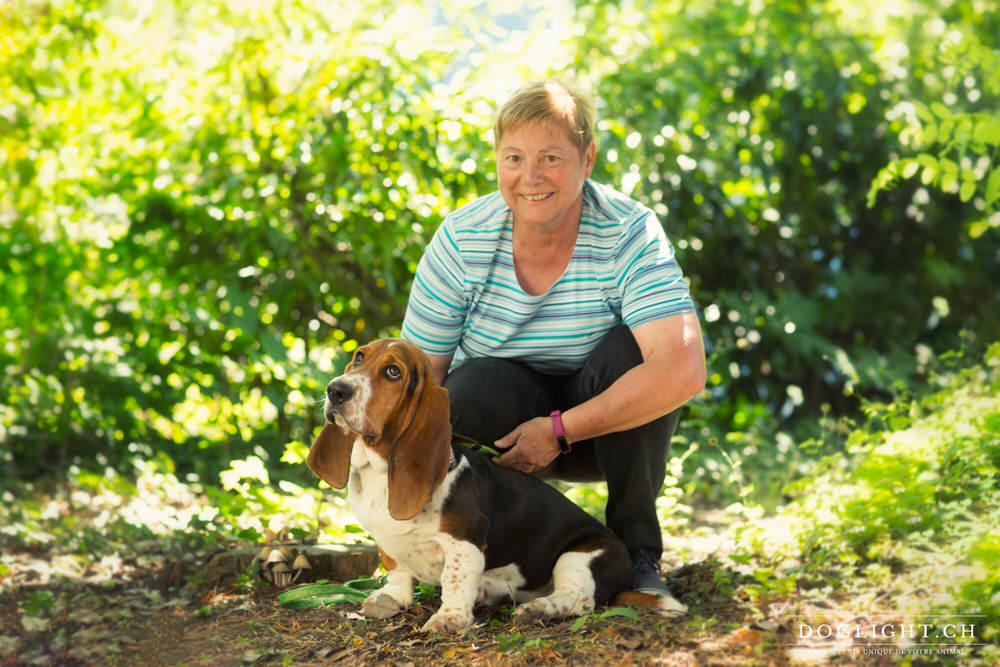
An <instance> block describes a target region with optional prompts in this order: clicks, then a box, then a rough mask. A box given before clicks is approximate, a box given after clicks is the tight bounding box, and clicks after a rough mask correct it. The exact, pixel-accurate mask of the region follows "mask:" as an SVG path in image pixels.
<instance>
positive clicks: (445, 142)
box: [0, 0, 1000, 498]
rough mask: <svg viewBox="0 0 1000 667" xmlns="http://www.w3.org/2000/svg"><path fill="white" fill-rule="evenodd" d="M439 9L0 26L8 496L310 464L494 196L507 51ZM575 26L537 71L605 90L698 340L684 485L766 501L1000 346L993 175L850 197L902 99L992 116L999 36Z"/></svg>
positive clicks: (802, 11)
mask: <svg viewBox="0 0 1000 667" xmlns="http://www.w3.org/2000/svg"><path fill="white" fill-rule="evenodd" d="M438 4H439V5H440V13H439V14H436V13H435V10H433V9H430V8H427V7H424V6H423V5H422V4H421V3H407V2H404V3H396V2H389V0H359V2H356V3H354V4H353V5H352V10H351V11H343V10H342V8H341V7H339V6H335V5H330V4H329V3H322V2H311V1H303V2H296V3H279V2H264V3H263V4H261V3H256V4H254V5H253V6H247V7H244V6H243V5H231V4H226V3H219V2H212V3H200V4H198V5H197V6H194V5H191V4H190V3H185V2H180V1H179V0H176V1H173V2H163V3H155V4H154V5H150V6H148V7H146V6H143V8H134V7H132V6H130V5H128V4H127V3H119V2H113V1H111V0H84V1H83V2H78V3H56V4H52V3H43V2H39V1H38V0H16V1H15V2H13V3H10V2H8V3H5V4H3V6H2V7H0V31H2V34H3V35H4V38H3V40H4V42H3V43H4V47H5V48H4V49H3V51H2V52H0V89H3V90H4V91H5V98H4V101H3V102H2V103H0V263H2V265H3V266H4V267H5V271H4V275H3V280H2V281H0V330H2V332H3V338H4V342H3V345H2V346H0V440H2V442H3V443H4V450H3V452H2V454H0V460H2V461H3V470H2V472H0V474H2V475H3V476H5V477H6V478H28V479H30V478H35V477H37V476H39V475H42V474H57V475H58V474H62V471H64V470H65V469H66V468H67V467H68V466H69V465H72V464H74V463H77V464H79V465H81V467H84V468H86V467H88V466H90V465H91V464H96V465H97V466H100V465H103V464H104V463H107V464H109V465H112V466H117V467H118V468H119V469H120V470H123V471H131V460H132V458H133V457H134V456H137V455H138V456H142V457H152V456H154V455H155V454H157V453H161V452H162V453H164V454H165V455H166V456H168V457H169V458H170V459H171V460H173V461H175V462H176V464H177V466H178V469H179V471H180V472H181V474H182V475H183V474H186V473H188V472H195V473H198V474H199V475H201V476H202V478H203V479H213V478H214V477H215V475H217V474H218V472H219V471H221V470H224V469H226V468H227V467H229V466H230V462H231V461H234V460H236V461H246V460H248V457H252V456H256V457H258V458H259V459H260V460H261V461H262V462H263V464H264V466H265V467H268V468H270V467H272V466H273V464H274V462H275V461H276V460H277V459H278V458H279V457H280V456H281V454H282V452H283V451H284V449H285V445H286V444H287V443H289V442H293V441H299V442H308V441H309V440H310V438H311V435H312V432H313V431H314V429H315V427H316V426H317V423H318V418H319V415H318V410H317V405H318V404H317V401H318V400H319V399H320V397H321V395H322V386H323V384H324V383H325V382H326V381H327V379H328V378H329V377H330V375H331V374H333V372H334V370H335V369H337V368H339V367H340V366H341V364H342V359H341V355H342V351H341V350H344V351H350V350H351V349H352V347H353V346H355V345H357V342H358V341H363V340H366V339H368V338H372V337H375V336H379V335H384V334H392V333H394V332H395V331H396V330H397V327H398V324H399V322H400V319H401V315H402V313H403V309H404V307H405V301H406V296H407V292H408V287H409V281H410V280H411V277H412V272H413V269H414V266H415V263H416V261H417V259H418V258H419V256H420V254H421V252H422V249H423V245H424V243H425V241H426V239H427V238H428V237H429V236H430V234H431V233H432V232H433V230H434V229H435V227H436V226H437V224H438V223H439V222H440V220H441V219H442V218H443V216H444V215H446V214H447V213H448V212H449V211H450V210H453V209H454V208H455V207H457V206H458V205H460V204H461V203H463V202H465V201H467V200H468V199H470V198H472V197H474V196H476V195H478V194H482V193H484V192H486V191H488V190H490V189H491V188H492V187H494V186H493V180H495V177H494V174H493V173H492V171H493V169H492V164H491V154H490V149H489V145H488V142H487V139H488V137H487V132H486V129H487V128H488V126H489V119H490V118H489V117H490V114H491V112H492V109H493V107H494V104H495V100H494V99H493V97H492V95H493V93H494V92H495V88H496V78H497V76H496V72H497V70H496V69H494V67H493V66H494V63H495V62H500V58H499V57H498V58H493V55H494V54H495V53H496V52H497V51H499V50H500V49H496V48H494V47H491V46H490V45H489V44H483V43H475V42H474V39H473V38H472V37H470V36H469V35H470V34H474V31H475V29H476V26H474V25H471V26H470V25H467V24H464V25H466V27H468V28H469V31H471V32H467V33H463V32H461V31H460V30H459V29H458V28H457V27H450V26H449V25H448V24H447V23H446V22H444V21H442V20H441V17H442V16H449V15H450V12H452V11H453V10H454V9H455V6H452V5H451V4H450V3H438ZM579 5H580V6H579V7H578V11H577V13H576V14H575V16H574V18H573V19H572V21H570V24H569V25H568V27H567V30H566V31H565V35H564V38H563V42H561V44H562V46H564V47H565V49H566V54H565V57H564V58H562V59H561V60H558V61H554V63H555V64H554V65H553V66H554V67H555V66H558V68H559V70H560V71H559V72H557V73H559V74H566V73H567V72H568V73H570V74H572V73H573V72H576V73H577V75H578V78H580V79H582V80H583V81H584V82H585V83H589V84H591V85H592V87H593V88H594V89H595V90H596V92H597V94H598V98H599V100H600V116H601V118H602V120H601V124H600V127H599V137H598V139H599V145H600V153H599V154H600V159H599V161H598V165H597V169H596V172H595V176H596V177H597V178H600V179H602V180H605V181H608V182H610V183H612V184H614V185H616V186H617V187H619V188H620V189H623V190H625V191H626V192H629V193H632V194H633V195H634V196H636V197H638V198H640V199H642V200H643V201H645V202H647V203H648V204H649V205H650V206H652V207H653V208H654V209H655V210H656V211H657V212H658V213H659V214H660V215H661V216H662V218H663V221H664V224H665V225H666V227H667V230H668V233H669V235H670V237H671V238H672V239H673V240H674V242H675V244H676V247H677V250H678V254H679V255H680V260H681V263H682V265H683V266H684V267H685V269H686V271H687V274H688V275H689V277H690V278H691V280H692V287H693V290H694V292H695V296H696V298H697V300H698V302H699V303H700V305H701V307H702V310H703V314H704V323H705V332H706V342H707V344H708V349H709V365H710V375H709V377H710V390H709V392H708V393H707V394H706V397H705V399H704V400H703V401H701V402H700V403H699V404H698V405H696V406H694V407H692V408H691V409H690V411H689V414H688V418H687V420H686V421H685V423H684V426H683V427H682V429H683V430H682V433H681V436H682V438H683V439H685V440H686V445H685V447H686V448H691V453H690V454H689V455H688V459H687V462H688V464H689V465H688V466H687V467H686V468H685V470H686V471H687V470H690V471H697V474H693V475H691V476H689V477H688V476H687V475H688V473H687V472H685V477H686V479H684V480H682V481H683V483H685V484H686V485H687V487H686V488H688V489H689V490H694V489H700V490H701V491H703V492H705V493H707V494H710V495H711V494H716V495H714V496H713V497H716V498H717V497H720V496H725V495H728V492H725V493H720V492H719V489H720V483H731V485H732V486H734V487H740V488H744V489H745V488H747V484H746V483H747V482H748V481H750V480H756V481H757V483H758V488H760V489H762V490H764V491H765V492H768V493H771V494H772V495H774V492H775V491H776V490H777V488H779V485H780V482H781V480H782V478H783V477H784V476H785V475H786V474H787V472H786V471H787V470H788V469H789V466H791V467H792V468H793V469H794V468H795V467H796V466H799V465H801V461H800V459H801V458H802V457H801V455H800V452H797V451H795V450H794V449H792V448H789V447H788V444H789V443H790V442H792V441H795V440H802V439H804V438H806V437H811V438H813V439H814V441H815V442H817V443H819V445H818V446H817V451H819V452H821V453H823V452H832V451H836V449H837V448H838V447H840V446H841V445H842V442H841V441H840V439H838V438H832V437H828V436H827V435H824V434H825V433H829V431H825V430H823V429H820V428H818V427H817V426H816V425H815V423H816V420H817V419H818V418H822V419H832V420H837V419H840V418H841V417H842V416H849V415H850V413H851V411H852V410H854V409H855V408H856V407H857V395H859V394H861V395H864V396H866V397H872V396H875V397H877V396H887V395H888V392H889V391H891V389H892V387H893V385H894V383H896V382H899V381H903V382H912V381H915V380H919V379H920V378H922V377H923V373H924V371H923V370H922V369H923V367H924V366H925V364H923V363H917V364H914V363H913V362H912V357H913V351H914V349H917V348H918V346H919V349H921V350H928V351H930V354H931V355H932V353H933V350H941V349H951V348H952V347H956V346H958V344H959V343H961V342H963V341H970V340H971V341H972V344H975V343H976V342H977V341H979V343H980V344H982V341H989V340H995V339H996V338H997V337H998V336H1000V319H998V315H997V313H1000V307H996V306H997V304H996V299H997V291H996V289H995V287H994V286H995V285H996V284H997V283H998V282H1000V274H998V271H1000V269H998V263H997V262H996V261H995V257H996V253H997V251H998V248H1000V245H998V244H1000V236H998V235H997V234H996V233H995V230H993V227H992V226H990V225H991V224H992V223H989V224H987V227H985V228H984V227H983V226H982V225H979V226H976V225H975V223H976V221H982V220H984V219H985V220H987V222H988V221H989V220H991V219H992V218H989V217H985V218H984V212H983V211H980V210H979V208H978V204H977V202H979V201H980V200H982V201H983V202H985V199H983V198H984V197H986V198H989V196H990V190H989V183H988V180H989V178H988V177H986V175H985V174H986V172H983V175H984V178H985V179H986V182H985V184H984V186H983V187H984V189H983V190H982V194H981V196H980V195H976V196H973V197H971V199H969V201H962V197H961V196H960V195H961V192H959V193H958V195H959V196H956V194H953V193H949V192H947V191H945V192H940V191H937V190H930V191H929V190H927V189H926V188H924V187H923V186H922V185H921V184H919V183H915V182H913V181H912V180H911V181H903V182H900V183H899V186H898V187H896V188H895V189H893V190H891V191H889V192H886V193H885V194H883V195H881V196H879V197H878V199H877V200H876V201H875V206H874V207H873V208H871V209H869V208H868V207H867V200H866V197H865V193H866V192H867V191H868V190H869V187H870V185H871V183H872V181H873V179H875V178H876V176H877V175H878V170H879V168H881V167H882V166H884V165H886V164H888V163H890V162H891V161H892V160H895V159H900V160H906V159H910V158H908V157H901V156H902V155H903V153H904V152H905V151H906V150H907V143H906V141H907V137H908V136H909V135H906V132H907V131H908V128H909V127H910V125H909V121H908V120H907V118H906V117H905V116H904V115H901V113H902V112H901V111H900V109H901V108H902V106H901V105H906V104H910V105H912V104H913V102H914V101H915V100H927V101H930V100H936V99H938V98H941V99H943V100H945V103H946V106H947V107H948V113H950V114H952V115H953V117H955V118H961V117H965V116H966V115H970V114H972V115H975V118H976V123H977V124H976V125H975V127H979V125H980V124H981V121H982V120H984V119H983V118H981V114H983V113H984V109H985V108H986V107H987V105H989V104H991V103H992V102H993V101H995V100H994V98H995V86H994V81H993V79H992V78H989V77H992V74H991V73H990V72H989V71H988V70H987V68H986V67H985V63H987V61H988V57H989V54H990V53H991V51H990V50H991V49H993V48H994V47H995V46H996V35H997V34H1000V33H998V31H996V30H992V29H991V27H995V26H996V23H997V21H996V18H995V11H986V10H984V9H983V8H981V7H979V4H978V3H973V2H967V1H965V0H961V1H958V2H955V3H952V4H951V5H949V6H948V7H946V8H944V9H941V8H938V7H936V6H934V5H932V4H930V3H921V2H912V3H907V7H906V8H907V12H905V14H906V16H907V17H908V18H907V19H906V20H905V21H903V20H897V19H893V18H892V17H886V16H883V15H882V14H880V13H879V12H880V10H879V9H878V8H876V7H871V8H857V7H853V6H852V7H845V6H844V3H839V2H832V0H831V1H829V2H817V3H811V4H810V5H809V6H808V7H803V6H802V5H801V3H798V2H792V1H791V0H781V1H778V2H768V3H759V2H743V3H731V2H710V3H703V4H700V5H698V6H696V7H695V6H692V7H680V6H679V5H671V4H669V3H667V4H664V3H659V2H650V1H645V0H642V1H639V2H634V3H615V2H593V3H592V2H588V3H579ZM873 18H877V19H878V20H871V19H873ZM883 19H884V20H883ZM567 20H568V21H569V19H567ZM934 26H937V27H936V28H935V27H934ZM932 29H933V30H937V31H938V33H941V34H944V33H947V34H950V32H951V31H955V30H957V31H962V33H963V34H967V35H969V36H970V37H969V39H970V40H971V39H972V37H973V36H974V37H975V39H976V40H978V41H976V42H972V41H968V42H962V43H963V44H967V45H968V46H966V47H963V48H967V49H968V51H967V52H968V53H976V54H979V56H977V58H978V59H977V60H976V61H975V64H972V65H968V67H971V68H972V69H963V68H964V67H966V65H964V64H962V63H965V62H966V59H964V58H961V59H957V60H956V63H955V64H954V65H949V64H948V63H942V62H941V61H939V59H938V58H939V57H938V55H937V54H936V53H928V52H927V51H926V49H925V48H923V46H922V45H924V44H930V43H933V44H938V43H940V41H941V40H940V34H938V33H935V34H938V38H936V39H928V36H929V33H928V31H931V30H932ZM484 34H485V33H484ZM540 34H542V33H540V32H534V31H532V32H531V33H530V34H527V35H526V41H525V45H526V46H525V53H528V52H529V51H530V48H531V44H532V40H533V39H534V38H535V37H536V36H537V35H540ZM546 34H547V33H546ZM503 48H504V49H509V45H504V47H503ZM963 53H964V52H963ZM465 56H468V57H467V58H466V57H465ZM522 60H523V58H522V59H519V62H520V61H522ZM503 62H507V61H506V60H504V61H503ZM949 66H951V67H953V68H954V71H953V73H952V75H947V76H946V75H945V71H944V69H942V68H947V67H949ZM938 70H941V72H938ZM505 73H509V72H505ZM542 73H543V72H542V71H541V70H540V69H539V68H536V69H535V70H534V71H532V72H531V74H532V75H535V76H538V75H541V74H542ZM956 77H960V78H961V79H962V80H961V83H960V85H961V86H962V87H963V89H964V91H963V92H965V93H966V94H965V96H964V97H958V96H957V97H956V98H955V99H954V100H950V98H946V96H945V95H944V93H946V92H951V91H950V88H949V87H950V86H952V85H953V84H954V83H955V78H956ZM969 77H972V79H973V84H972V86H971V87H969V86H967V85H966V83H965V82H966V81H967V80H968V78H969ZM973 91H979V94H980V97H979V98H977V99H976V100H975V101H974V102H973V101H971V100H970V97H969V95H971V93H972V92H973ZM502 92H506V91H502ZM949 100H950V101H949ZM935 108H936V107H935ZM977 114H979V115H977ZM960 126H961V123H956V124H955V125H954V127H953V132H954V134H953V138H954V137H957V136H959V134H958V133H959V132H960V129H959V128H960ZM925 134H926V128H925ZM974 134H975V133H974ZM901 135H902V136H901ZM937 135H938V136H939V137H944V136H947V133H946V132H943V131H942V127H938V130H937ZM914 136H915V135H914ZM987 139H988V138H987ZM987 139H983V141H984V142H985V143H984V144H983V145H984V146H988V145H992V144H989V141H988V140H987ZM973 148H975V147H973ZM949 150H951V149H949ZM914 159H918V158H914ZM948 159H954V158H948ZM959 162H960V160H959ZM977 164H978V162H977ZM905 169H908V168H906V167H904V170H905ZM977 169H978V167H977ZM925 173H926V172H921V175H922V176H923V175H924V174H925ZM961 173H964V172H960V174H961ZM976 173H977V174H978V173H979V172H978V171H977V172H976ZM990 173H993V172H990ZM960 180H962V179H960ZM978 182H979V181H977V183H978ZM960 188H961V186H960ZM948 189H950V188H948V187H946V188H945V190H948ZM977 192H978V191H977ZM984 205H985V204H984ZM956 220H959V221H962V224H963V225H966V226H965V227H964V228H963V229H959V228H957V227H955V225H954V224H952V223H953V221H956ZM966 223H968V224H966ZM973 232H975V233H973ZM903 295H905V298H900V297H901V296H903ZM963 330H964V331H965V332H966V333H964V334H963V333H961V332H962V331H963ZM963 336H964V337H963ZM338 348H341V349H338ZM824 415H825V416H824ZM758 473H760V474H758ZM288 474H289V475H291V477H290V479H289V481H292V482H294V481H295V480H296V479H297V480H298V481H302V479H303V476H304V475H306V472H305V471H304V470H299V471H297V472H292V471H289V473H288ZM727 480H729V482H727Z"/></svg>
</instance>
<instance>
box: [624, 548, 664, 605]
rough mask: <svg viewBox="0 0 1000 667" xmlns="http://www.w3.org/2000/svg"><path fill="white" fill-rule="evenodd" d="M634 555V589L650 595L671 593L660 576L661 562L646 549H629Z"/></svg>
mask: <svg viewBox="0 0 1000 667" xmlns="http://www.w3.org/2000/svg"><path fill="white" fill-rule="evenodd" d="M629 554H630V555H631V556H632V568H633V569H634V570H635V574H634V575H633V577H632V590H633V591H635V592H636V593H646V594H648V595H670V589H669V588H667V585H666V584H665V583H664V582H663V579H661V578H660V572H659V563H658V562H657V560H656V559H655V558H653V554H652V553H651V552H649V551H647V550H646V549H629Z"/></svg>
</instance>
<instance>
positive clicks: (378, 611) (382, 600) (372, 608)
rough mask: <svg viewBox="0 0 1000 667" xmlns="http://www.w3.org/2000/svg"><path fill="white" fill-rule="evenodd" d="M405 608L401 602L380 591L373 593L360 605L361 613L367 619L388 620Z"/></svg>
mask: <svg viewBox="0 0 1000 667" xmlns="http://www.w3.org/2000/svg"><path fill="white" fill-rule="evenodd" d="M405 608H406V605H404V604H403V603H402V602H400V601H398V600H397V599H396V598H394V597H392V596H391V595H389V594H388V593H383V592H382V591H375V592H374V593H372V594H371V595H369V596H368V597H367V598H365V601H364V602H362V603H361V613H362V614H364V615H365V616H367V617H369V618H389V617H390V616H395V615H396V614H398V613H399V612H401V611H403V609H405Z"/></svg>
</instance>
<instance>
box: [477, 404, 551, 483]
mask: <svg viewBox="0 0 1000 667" xmlns="http://www.w3.org/2000/svg"><path fill="white" fill-rule="evenodd" d="M493 444H494V445H496V448H497V449H500V450H506V451H504V453H503V454H501V455H500V456H494V457H493V460H494V461H495V462H496V463H498V464H500V465H502V466H506V467H508V468H513V469H514V470H520V471H521V472H528V473H531V472H535V471H536V470H541V469H542V468H544V467H545V466H547V465H548V464H550V463H552V461H553V460H554V459H555V458H556V457H557V456H559V451H560V450H559V441H558V440H556V434H555V431H554V430H553V429H552V420H551V419H549V418H548V417H536V418H534V419H532V420H530V421H526V422H524V423H523V424H521V425H520V426H518V427H517V428H515V429H514V430H513V431H511V432H510V433H508V434H507V435H505V436H504V437H502V438H500V439H499V440H497V441H496V442H494V443H493Z"/></svg>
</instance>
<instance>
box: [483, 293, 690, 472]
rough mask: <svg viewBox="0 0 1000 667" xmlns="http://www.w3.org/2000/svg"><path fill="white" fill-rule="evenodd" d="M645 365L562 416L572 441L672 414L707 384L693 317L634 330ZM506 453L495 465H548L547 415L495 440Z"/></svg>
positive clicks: (552, 449) (553, 447)
mask: <svg viewBox="0 0 1000 667" xmlns="http://www.w3.org/2000/svg"><path fill="white" fill-rule="evenodd" d="M632 335H633V336H634V337H635V340H636V343H638V345H639V350H640V351H641V352H642V358H643V361H642V363H641V364H639V365H638V366H636V367H635V368H632V369H631V370H629V371H628V372H627V373H625V374H624V375H622V376H621V377H620V378H618V380H617V381H616V382H615V383H614V384H612V385H611V386H610V387H608V388H607V389H606V390H605V391H603V392H601V393H600V394H598V395H597V396H594V397H593V398H591V399H590V400H588V401H586V402H584V403H581V404H580V405H577V406H575V407H573V408H571V409H569V410H566V411H565V412H564V413H563V415H562V422H563V427H564V428H565V429H566V438H567V440H569V441H570V442H576V441H579V440H587V439H589V438H594V437H597V436H600V435H604V434H606V433H615V432H618V431H627V430H629V429H632V428H635V427H637V426H641V425H643V424H648V423H649V422H651V421H653V420H654V419H658V418H659V417H662V416H663V415H665V414H667V413H669V412H673V411H674V410H676V409H677V408H679V407H681V406H682V405H684V404H685V403H687V402H688V401H689V400H691V398H693V397H694V396H696V395H697V394H698V393H699V392H701V390H702V389H703V388H704V386H705V348H704V344H703V342H702V337H701V325H700V324H699V323H698V316H697V315H696V314H695V313H681V314H678V315H671V316H669V317H664V318H661V319H658V320H653V321H652V322H647V323H645V324H642V325H640V326H638V327H636V328H635V329H634V330H632ZM496 446H497V447H499V448H501V449H505V448H507V447H510V449H509V450H508V451H507V452H505V453H504V454H503V455H501V456H499V457H497V459H496V461H497V463H500V464H501V465H506V466H508V467H511V468H515V469H517V470H522V471H524V472H533V471H535V470H538V469H540V468H543V467H545V466H546V465H548V464H549V463H550V462H551V461H552V460H553V459H554V458H555V457H556V456H557V455H558V454H559V443H558V442H557V441H556V438H555V433H553V431H552V422H551V420H550V419H549V418H548V417H538V418H536V419H532V420H531V421H528V422H525V423H524V424H521V425H520V426H518V427H517V428H516V429H514V430H513V431H511V432H510V433H509V434H507V435H506V436H504V437H503V438H501V439H500V440H498V441H497V442H496Z"/></svg>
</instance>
